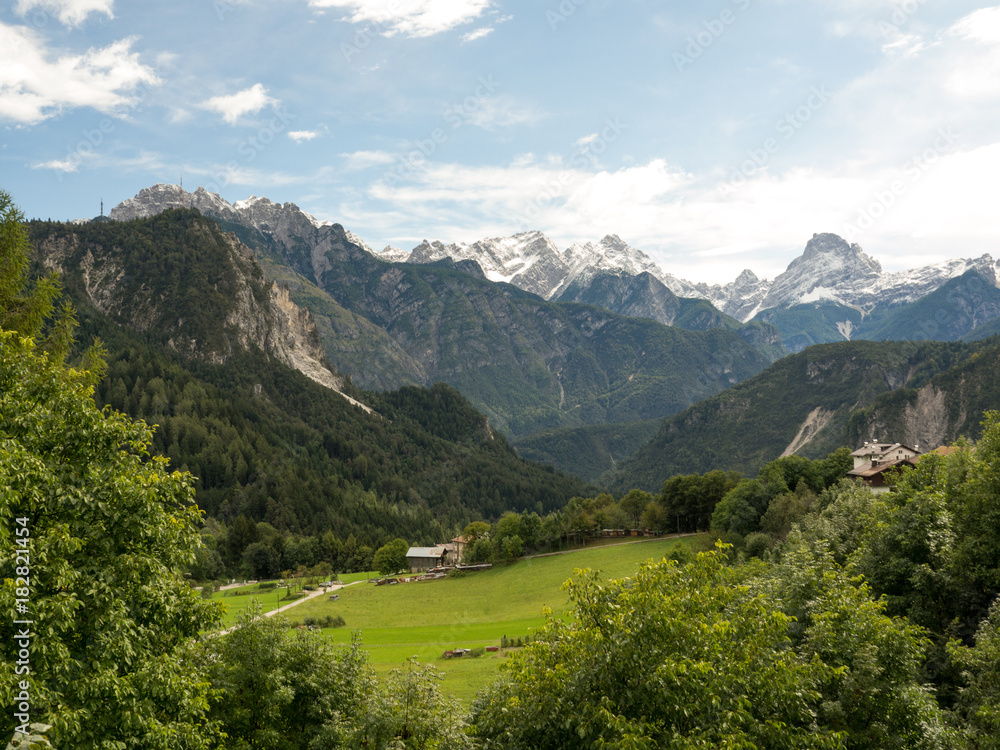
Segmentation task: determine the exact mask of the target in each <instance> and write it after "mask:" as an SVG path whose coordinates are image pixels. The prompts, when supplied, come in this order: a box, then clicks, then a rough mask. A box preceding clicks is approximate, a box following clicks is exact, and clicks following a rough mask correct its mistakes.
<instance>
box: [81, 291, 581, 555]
mask: <svg viewBox="0 0 1000 750" xmlns="http://www.w3.org/2000/svg"><path fill="white" fill-rule="evenodd" d="M81 320H82V322H83V325H82V328H83V331H84V335H85V337H86V336H93V335H96V334H100V336H101V337H102V338H104V339H106V340H107V341H109V342H110V343H111V345H112V349H113V351H114V352H115V353H114V354H113V355H111V357H110V360H111V361H110V362H109V366H108V373H107V376H106V378H105V379H104V381H103V382H102V383H101V384H100V385H99V387H98V391H97V398H98V401H99V402H101V403H108V404H110V405H112V406H113V407H115V408H117V409H120V410H123V411H125V412H127V413H129V414H132V415H135V416H137V417H143V418H145V419H146V420H147V421H148V422H150V423H155V424H157V425H158V427H157V430H156V433H155V436H154V449H155V450H156V451H159V452H161V453H162V454H164V455H167V456H168V457H170V459H171V462H172V465H174V466H175V467H177V468H186V469H187V470H189V471H191V472H192V473H193V474H194V475H195V477H196V478H197V479H196V489H197V493H198V494H197V497H198V502H199V505H201V506H202V507H203V508H204V509H205V510H206V511H207V512H208V514H209V515H210V516H212V517H215V518H218V519H220V520H221V521H223V522H225V524H226V529H225V530H224V531H223V535H224V537H225V539H224V543H222V542H220V549H219V553H220V555H221V557H222V559H223V561H224V563H225V564H226V565H227V566H228V567H229V569H230V570H232V571H233V572H235V571H236V570H237V569H238V567H239V565H240V564H241V563H242V562H243V561H244V559H243V553H244V551H245V550H246V548H247V547H248V546H249V545H250V544H251V543H253V542H257V541H264V542H265V543H267V544H268V545H270V546H272V547H274V546H275V544H276V542H275V541H274V540H270V541H268V540H259V539H258V538H257V536H256V535H257V531H256V529H255V528H254V524H255V523H256V522H259V521H267V522H268V523H270V524H271V525H272V526H274V527H275V528H277V529H278V530H279V531H280V532H282V533H283V534H285V535H290V534H297V535H304V536H308V538H310V539H311V540H312V541H311V542H310V543H309V544H307V545H305V547H301V545H299V543H298V542H297V543H296V544H297V546H296V550H298V552H297V553H296V554H299V553H301V554H299V557H298V559H294V560H293V559H292V558H291V553H292V547H291V546H290V545H285V546H284V547H282V548H281V549H277V548H276V552H277V554H278V557H280V558H281V559H280V560H277V561H272V562H273V564H272V565H268V566H265V569H267V570H271V571H273V570H274V569H275V567H276V568H277V570H279V571H280V570H286V569H294V568H295V567H296V566H297V565H299V564H306V565H310V566H311V565H315V564H316V563H318V562H320V561H321V560H326V561H328V562H330V563H331V564H332V565H334V566H336V568H337V569H338V570H370V569H371V555H372V550H371V548H372V547H377V546H379V545H381V544H383V543H385V542H386V541H388V540H389V539H392V538H394V537H403V536H405V537H407V538H412V539H414V540H415V541H417V542H418V543H421V542H423V543H433V542H437V541H441V540H442V539H443V538H445V537H446V535H447V534H448V532H447V531H446V530H447V529H452V528H461V527H462V526H463V525H465V524H467V523H469V522H470V521H471V520H472V519H474V518H478V517H483V516H486V517H499V516H500V515H501V514H502V513H503V512H504V511H506V510H509V509H511V508H514V509H517V510H521V509H525V508H531V509H536V508H538V509H553V508H556V507H559V506H560V505H562V504H563V503H564V502H565V499H566V498H567V497H570V496H571V495H573V494H578V493H580V492H581V491H582V490H583V489H584V485H583V484H582V483H581V482H579V481H578V480H575V479H573V478H570V477H567V476H565V475H563V474H560V473H558V472H555V471H552V470H550V469H547V468H544V467H540V466H537V465H535V464H532V463H530V462H527V461H524V460H523V459H521V458H519V457H518V456H517V455H516V454H515V453H514V451H513V450H512V449H511V448H510V446H509V445H508V444H507V442H506V441H505V440H504V438H503V436H501V435H499V434H496V433H493V432H491V431H490V430H489V428H488V425H487V423H486V420H485V419H484V418H483V417H482V415H480V414H478V413H476V412H474V411H473V410H472V409H471V408H470V407H469V405H468V403H467V402H465V401H464V399H462V398H461V396H459V395H458V394H457V392H456V391H454V389H451V388H449V387H448V386H443V385H439V386H435V388H433V389H432V390H431V391H421V390H420V389H413V388H411V389H404V390H403V391H401V392H399V393H395V394H366V395H362V396H361V398H363V399H364V400H365V401H367V402H369V403H371V404H372V405H373V406H374V407H375V408H376V409H378V410H379V412H380V413H383V412H384V413H387V414H391V419H386V418H384V417H382V416H375V415H367V414H365V413H363V412H360V411H359V410H357V409H356V408H354V407H352V406H350V405H349V404H348V403H347V402H346V401H345V400H344V399H343V398H342V397H340V396H339V395H337V394H335V393H333V392H331V391H329V390H328V389H326V388H323V387H322V386H319V385H318V384H315V383H313V382H312V381H310V380H308V379H307V378H305V377H304V376H302V375H301V374H300V373H297V372H294V371H291V370H289V369H288V368H286V367H285V366H284V365H280V364H278V363H275V362H273V361H272V360H270V359H269V358H267V357H266V356H265V355H263V354H262V353H260V352H253V353H240V354H235V355H233V356H232V357H231V358H230V359H229V361H228V362H227V363H226V365H225V366H224V367H220V366H217V365H213V364H209V363H201V362H192V361H189V360H184V359H182V358H181V357H179V356H177V355H176V354H171V353H170V352H169V351H167V350H164V349H161V348H158V347H156V346H154V345H152V344H151V343H147V342H145V341H143V340H142V338H141V337H139V336H138V335H136V334H134V333H130V332H128V331H126V330H124V329H121V328H118V327H114V326H111V325H109V323H108V321H107V320H106V319H104V318H103V317H101V316H99V315H96V314H95V313H93V312H92V311H85V312H84V313H82V314H81ZM359 395H360V394H359ZM411 406H412V411H411ZM241 519H242V520H241ZM334 529H336V539H333V538H330V539H328V540H327V539H326V537H325V536H324V535H325V534H326V533H327V532H329V531H332V530H334ZM352 535H353V537H354V540H355V541H354V542H353V543H352V544H351V545H350V549H347V548H345V545H346V544H347V542H348V541H349V539H350V538H351V536H352ZM451 535H453V534H451ZM449 536H450V535H449ZM362 547H368V548H369V549H368V552H367V554H366V555H364V554H359V553H360V550H361V548H362Z"/></svg>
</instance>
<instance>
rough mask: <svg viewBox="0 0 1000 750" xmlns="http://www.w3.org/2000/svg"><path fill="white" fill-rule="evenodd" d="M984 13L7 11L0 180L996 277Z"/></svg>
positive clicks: (814, 7)
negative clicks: (823, 251) (979, 263)
mask: <svg viewBox="0 0 1000 750" xmlns="http://www.w3.org/2000/svg"><path fill="white" fill-rule="evenodd" d="M998 126H1000V6H992V5H984V4H983V3H981V2H965V1H963V0H949V1H948V2H943V1H942V0H922V1H921V0H900V1H899V2H883V1H882V0H711V1H710V2H697V3H696V2H652V1H651V0H616V1H615V2H610V1H609V0H561V1H560V0H551V1H546V0H531V1H530V2H520V1H517V2H515V1H514V0H214V1H212V0H197V1H195V0H173V1H172V2H163V3H149V2H143V3H139V2H129V1H126V0H54V1H52V2H45V1H43V0H16V1H15V2H13V3H11V2H7V3H4V4H3V5H2V6H0V188H3V189H5V190H7V191H8V192H10V193H11V194H12V195H13V196H14V198H15V201H16V202H17V203H18V204H19V205H20V206H21V207H22V209H23V210H24V212H25V214H26V215H27V216H29V217H41V218H49V217H51V218H54V219H70V218H80V217H90V216H94V215H96V214H97V213H98V212H99V208H100V207H99V201H100V200H101V199H102V198H103V200H104V203H105V207H106V209H108V208H110V207H111V206H113V205H114V204H116V203H118V202H119V201H121V200H123V199H125V198H128V197H130V196H132V195H134V194H135V193H136V192H138V191H139V190H140V189H141V188H142V187H145V186H147V185H151V184H153V183H156V182H170V183H176V182H177V181H178V180H179V179H181V177H182V176H183V180H184V185H185V188H187V189H193V188H194V187H196V186H198V185H204V186H205V187H207V188H208V189H210V190H213V191H214V192H218V193H220V194H221V195H222V196H223V197H224V198H226V199H227V200H230V201H236V200H240V199H243V198H246V197H248V196H249V195H251V194H252V195H265V196H267V197H269V198H271V199H273V200H276V201H279V202H284V201H291V202H294V203H296V204H298V205H299V206H300V207H302V208H303V209H305V210H307V211H309V212H310V213H312V214H314V215H315V216H316V217H317V218H319V219H321V220H328V221H337V222H340V223H342V224H344V225H345V226H346V227H347V228H348V229H350V230H351V231H353V232H355V233H356V234H358V235H360V236H361V237H362V238H364V239H365V240H366V241H367V242H368V243H369V244H370V245H372V246H373V247H375V248H377V249H378V248H381V247H383V246H385V245H386V244H392V245H394V246H396V247H399V248H403V249H409V248H411V247H412V246H414V245H416V244H417V243H418V242H420V241H421V240H422V239H424V238H427V239H440V240H443V241H446V242H455V241H465V242H472V241H475V240H477V239H480V238H482V237H487V236H501V235H507V234H511V233H513V232H515V231H523V230H526V229H540V230H542V231H544V232H546V233H547V234H548V235H549V236H550V237H552V238H553V240H555V242H556V243H557V244H558V245H559V246H561V247H565V246H567V245H568V244H570V243H572V242H574V241H587V240H590V241H595V240H597V239H600V237H602V236H603V235H605V234H609V233H614V234H618V235H620V236H621V237H622V238H623V239H624V240H626V241H627V242H629V243H630V244H632V245H633V246H635V247H637V248H639V249H642V250H644V251H646V252H647V253H649V254H650V255H651V256H652V257H654V258H655V259H656V260H657V261H659V262H660V263H661V265H662V266H663V267H664V268H665V269H666V270H668V271H670V272H671V273H674V274H676V275H678V276H682V277H686V278H689V279H691V280H695V281H702V280H704V281H711V282H725V281H729V280H732V279H733V278H735V276H736V275H737V273H738V272H739V271H740V270H741V269H742V268H751V269H752V270H754V271H755V272H756V273H757V274H758V275H761V276H767V277H773V276H774V275H776V274H777V273H779V272H780V271H781V270H783V269H784V267H785V266H786V265H787V264H788V262H789V261H790V260H791V259H792V258H794V257H795V256H796V255H798V254H799V253H801V250H802V248H803V247H804V245H805V243H806V241H807V240H808V239H809V238H810V237H811V236H812V234H813V233H814V232H827V231H828V232H836V233H838V234H841V235H842V236H845V237H847V238H848V239H850V240H852V241H855V242H858V243H860V244H861V245H862V246H863V247H864V248H865V250H866V251H867V252H869V253H870V254H871V255H873V256H874V257H876V258H877V259H878V260H880V261H881V262H882V264H883V266H884V267H885V268H886V270H900V269H904V268H910V267H914V266H918V265H923V264H926V263H931V262H937V261H940V260H944V259H947V258H951V257H958V256H962V257H971V256H978V255H981V254H982V253H986V252H989V253H992V254H993V255H994V256H997V255H1000V242H998V241H1000V208H998V203H1000V201H998V198H1000V190H998V188H997V184H998V183H997V179H998V178H997V175H1000V127H998Z"/></svg>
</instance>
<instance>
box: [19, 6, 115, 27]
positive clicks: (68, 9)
mask: <svg viewBox="0 0 1000 750" xmlns="http://www.w3.org/2000/svg"><path fill="white" fill-rule="evenodd" d="M114 5H115V0H17V5H16V6H14V11H15V12H16V13H18V14H20V15H22V16H23V15H27V13H28V11H30V10H33V9H34V8H41V9H42V11H43V12H44V11H49V10H51V11H54V12H55V14H56V16H57V17H58V18H59V20H60V21H61V22H62V23H64V24H66V25H67V26H79V25H80V24H81V23H83V21H84V20H85V19H86V18H87V16H89V15H90V14H91V13H103V14H104V15H106V16H107V17H108V18H114V13H113V12H112V11H113V9H114Z"/></svg>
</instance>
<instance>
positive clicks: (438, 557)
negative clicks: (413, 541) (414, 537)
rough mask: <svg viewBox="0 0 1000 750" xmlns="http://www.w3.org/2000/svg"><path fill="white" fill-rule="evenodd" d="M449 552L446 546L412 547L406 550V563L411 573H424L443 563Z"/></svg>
mask: <svg viewBox="0 0 1000 750" xmlns="http://www.w3.org/2000/svg"><path fill="white" fill-rule="evenodd" d="M447 554H448V550H446V549H445V548H444V547H410V548H409V549H408V550H407V551H406V564H407V565H409V566H410V572H411V573H423V572H425V571H428V570H433V569H434V568H436V567H438V566H439V565H441V564H443V563H444V560H445V555H447Z"/></svg>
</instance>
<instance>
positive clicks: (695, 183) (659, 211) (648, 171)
mask: <svg viewBox="0 0 1000 750" xmlns="http://www.w3.org/2000/svg"><path fill="white" fill-rule="evenodd" d="M934 140H935V138H932V139H931V140H929V141H928V143H927V144H926V146H927V147H928V148H927V150H917V151H915V152H913V153H912V154H911V156H910V158H908V159H901V160H899V161H898V162H892V163H888V164H883V165H881V166H878V167H874V166H872V165H871V164H869V163H866V162H863V161H862V160H858V161H856V162H847V161H845V162H842V163H840V164H838V165H836V166H835V167H832V168H829V169H818V168H803V167H794V168H789V169H787V170H785V171H782V172H778V171H776V170H772V171H771V172H770V173H769V172H762V173H760V174H758V175H755V176H753V177H750V178H748V179H747V180H745V181H744V182H743V183H741V184H740V185H738V186H736V187H735V188H733V189H729V190H722V189H720V185H719V183H717V182H716V181H715V180H714V179H713V178H712V176H711V175H693V174H690V173H688V172H685V171H683V170H680V169H678V168H676V167H675V166H673V165H670V164H668V163H666V162H665V161H663V160H661V159H654V160H651V161H649V162H647V163H645V164H641V165H636V166H632V167H628V168H622V169H617V170H596V169H594V168H593V167H583V166H581V167H577V166H575V165H574V164H573V163H572V160H570V161H569V162H567V161H566V160H563V159H559V158H546V159H539V158H535V157H531V156H530V155H528V156H522V157H520V158H519V159H518V160H516V161H515V162H511V163H509V164H506V165H499V166H480V167H472V166H468V165H462V164H454V163H451V164H449V163H435V162H425V163H424V164H423V165H422V166H421V168H419V169H415V170H409V171H406V172H405V173H403V174H402V175H401V176H402V178H403V179H399V177H400V175H396V174H395V173H394V172H392V171H390V173H389V174H388V175H387V176H386V177H383V178H382V179H380V180H378V181H376V182H374V183H371V184H370V185H369V186H368V188H367V195H368V198H369V199H370V200H369V201H366V202H365V203H364V204H359V203H352V204H351V205H349V206H343V207H341V210H342V214H341V215H342V216H343V219H344V220H345V221H350V222H351V224H352V226H353V227H354V228H355V231H359V232H361V233H362V234H369V235H373V234H374V233H383V235H384V237H393V238H404V237H405V238H408V237H413V236H417V237H433V238H436V239H440V240H443V241H446V242H450V241H459V240H461V241H469V242H471V241H475V240H477V239H480V238H482V237H486V236H502V235H508V234H511V233H513V232H516V231H524V230H528V229H540V230H542V231H544V232H545V233H546V234H548V235H549V236H550V237H552V238H553V240H555V242H556V243H557V244H558V245H559V246H561V247H565V246H568V245H569V244H570V243H572V242H577V241H586V240H590V241H593V240H594V239H596V238H598V237H602V236H604V235H605V234H608V233H615V234H618V235H620V236H621V237H622V238H623V239H625V240H626V241H627V242H629V243H630V244H632V245H634V246H635V247H638V248H640V249H642V250H644V251H645V252H647V253H649V254H650V255H651V256H653V257H654V258H656V259H657V260H658V261H659V262H660V263H661V265H663V267H664V268H665V269H666V270H668V271H670V272H673V273H675V274H678V275H681V276H686V277H688V278H692V279H693V280H697V281H709V282H719V283H724V282H727V281H732V280H733V279H734V278H735V277H736V275H737V274H738V273H739V271H740V270H741V269H742V268H743V267H744V266H745V265H749V266H750V267H752V268H753V270H754V271H755V272H756V273H757V274H758V275H760V276H764V277H770V278H773V277H774V276H775V275H777V274H778V273H780V272H781V271H783V270H784V268H785V266H786V265H787V264H788V263H789V262H790V261H791V260H792V259H793V258H794V257H796V256H797V255H798V254H799V253H801V251H802V248H803V247H804V246H805V243H806V242H807V241H808V240H809V238H810V237H812V235H813V233H814V232H827V231H828V232H835V233H838V234H840V235H841V236H844V237H847V238H848V239H851V240H852V241H856V242H859V243H860V244H862V246H863V247H865V249H866V251H868V252H869V253H871V254H873V255H874V256H876V257H877V258H879V260H880V261H881V262H882V264H883V266H884V267H885V268H886V270H888V271H896V270H902V269H904V268H913V267H917V266H921V265H925V264H928V263H932V262H937V261H938V260H940V259H941V258H942V257H955V256H958V255H961V256H962V257H970V256H978V255H981V254H982V253H985V252H992V253H994V254H996V252H997V247H998V246H1000V224H998V223H997V221H996V210H995V193H994V191H992V189H991V187H990V186H991V185H992V184H993V181H994V175H995V174H997V173H1000V143H995V144H991V145H988V146H983V147H978V148H969V149H962V148H961V145H960V144H958V143H953V144H949V143H947V142H946V141H944V140H942V141H940V143H939V144H938V145H937V146H935V147H934V148H931V147H932V144H933V142H934ZM894 185H895V188H894ZM894 189H895V190H896V191H897V192H896V194H894V195H890V194H892V193H893V190H894ZM885 203H889V204H890V205H888V207H886V206H885V205H884V204H885ZM362 206H364V207H362ZM873 207H875V208H874V209H873ZM865 215H868V216H870V217H872V218H873V220H872V221H870V222H868V221H865V222H861V221H859V219H860V217H862V216H865ZM860 224H865V226H864V227H863V228H862V227H859V225H860ZM852 234H853V236H852ZM749 253H752V255H747V254H749ZM723 258H729V260H721V259H723ZM720 260H721V262H720Z"/></svg>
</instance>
